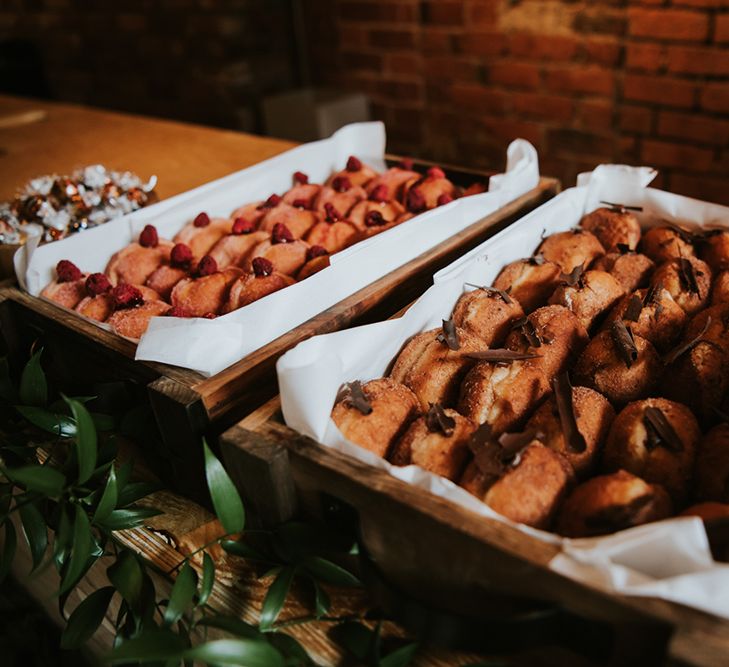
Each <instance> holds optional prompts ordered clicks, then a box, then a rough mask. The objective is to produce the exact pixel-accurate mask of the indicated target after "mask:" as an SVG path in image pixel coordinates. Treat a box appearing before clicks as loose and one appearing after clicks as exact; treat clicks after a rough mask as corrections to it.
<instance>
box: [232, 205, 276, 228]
mask: <svg viewBox="0 0 729 667" xmlns="http://www.w3.org/2000/svg"><path fill="white" fill-rule="evenodd" d="M268 210H269V209H268V208H267V207H266V206H264V202H262V201H256V202H252V203H250V204H244V205H243V206H239V207H238V208H237V209H235V210H234V211H233V212H232V213H231V214H230V219H231V220H233V221H234V222H235V220H237V219H238V218H243V220H246V221H248V222H250V223H252V224H253V225H254V226H255V227H256V229H257V228H258V225H259V224H260V223H261V220H262V218H263V216H264V215H266V213H267V212H268Z"/></svg>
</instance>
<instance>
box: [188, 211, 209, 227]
mask: <svg viewBox="0 0 729 667" xmlns="http://www.w3.org/2000/svg"><path fill="white" fill-rule="evenodd" d="M192 224H193V225H195V227H207V226H208V225H209V224H210V216H209V215H208V214H207V213H198V214H197V216H195V219H194V220H193V221H192Z"/></svg>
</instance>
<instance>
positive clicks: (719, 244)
mask: <svg viewBox="0 0 729 667" xmlns="http://www.w3.org/2000/svg"><path fill="white" fill-rule="evenodd" d="M696 245H697V246H698V249H699V257H701V259H703V260H704V261H705V262H706V263H707V264H708V265H709V266H710V267H711V270H712V271H715V272H716V271H726V270H727V269H729V231H727V230H723V229H721V230H720V229H715V230H711V231H710V232H708V233H706V234H704V235H703V236H701V237H699V240H698V242H697V244H696Z"/></svg>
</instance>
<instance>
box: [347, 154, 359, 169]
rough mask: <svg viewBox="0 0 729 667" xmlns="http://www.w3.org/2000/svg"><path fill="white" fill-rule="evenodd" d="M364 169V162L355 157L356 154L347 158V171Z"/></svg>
mask: <svg viewBox="0 0 729 667" xmlns="http://www.w3.org/2000/svg"><path fill="white" fill-rule="evenodd" d="M360 169H362V162H361V161H360V159H359V158H356V157H354V155H350V156H349V160H347V171H351V172H354V171H359V170H360Z"/></svg>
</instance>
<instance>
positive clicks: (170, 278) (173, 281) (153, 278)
mask: <svg viewBox="0 0 729 667" xmlns="http://www.w3.org/2000/svg"><path fill="white" fill-rule="evenodd" d="M188 275H189V271H187V270H185V269H178V268H177V267H175V266H170V265H169V264H162V265H161V266H159V267H158V268H156V269H155V270H154V271H152V273H151V274H150V275H149V277H148V278H147V282H146V285H147V287H149V288H150V289H153V290H154V291H155V292H157V294H159V295H160V297H162V299H164V300H165V301H169V299H170V295H171V294H172V290H173V289H174V287H175V285H177V283H179V282H180V281H181V280H182V279H183V278H187V277H188Z"/></svg>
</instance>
